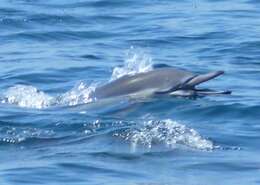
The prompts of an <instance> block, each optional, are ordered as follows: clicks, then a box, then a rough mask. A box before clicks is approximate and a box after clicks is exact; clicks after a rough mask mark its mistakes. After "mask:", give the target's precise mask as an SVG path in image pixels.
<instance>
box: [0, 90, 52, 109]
mask: <svg viewBox="0 0 260 185" xmlns="http://www.w3.org/2000/svg"><path fill="white" fill-rule="evenodd" d="M3 96H4V98H3V100H2V103H8V104H15V105H18V106H20V107H27V108H36V109H42V108H46V107H49V106H50V105H51V104H53V102H54V101H55V100H54V98H53V97H51V96H49V95H47V94H45V93H44V92H42V91H39V90H38V89H37V88H35V87H33V86H27V85H16V86H13V87H10V88H9V89H7V91H6V92H4V93H3Z"/></svg>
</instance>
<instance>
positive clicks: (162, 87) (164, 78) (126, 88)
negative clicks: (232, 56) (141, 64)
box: [91, 67, 231, 99]
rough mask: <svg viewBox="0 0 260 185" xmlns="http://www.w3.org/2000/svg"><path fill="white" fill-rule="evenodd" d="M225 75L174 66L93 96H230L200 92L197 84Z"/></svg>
mask: <svg viewBox="0 0 260 185" xmlns="http://www.w3.org/2000/svg"><path fill="white" fill-rule="evenodd" d="M223 73H224V72H223V71H214V72H210V73H207V74H200V75H197V74H194V73H192V72H189V71H185V70H181V69H177V68H174V67H167V68H158V69H154V70H152V71H149V72H143V73H138V74H135V75H125V76H123V77H120V78H118V79H117V80H115V81H112V82H110V83H108V84H106V85H104V86H100V87H97V88H96V89H95V91H94V92H93V93H92V94H91V97H92V98H95V99H104V98H112V97H117V96H127V95H138V94H146V95H147V94H148V95H156V94H169V95H174V96H188V97H189V96H203V95H216V94H230V93H231V91H213V90H210V89H196V86H197V85H199V84H201V83H203V82H206V81H208V80H211V79H213V78H215V77H217V76H219V75H222V74H223Z"/></svg>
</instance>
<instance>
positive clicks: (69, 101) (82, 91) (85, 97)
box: [57, 82, 95, 106]
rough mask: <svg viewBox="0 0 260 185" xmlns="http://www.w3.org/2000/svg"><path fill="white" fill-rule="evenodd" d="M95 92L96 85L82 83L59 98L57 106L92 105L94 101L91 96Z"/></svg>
mask: <svg viewBox="0 0 260 185" xmlns="http://www.w3.org/2000/svg"><path fill="white" fill-rule="evenodd" d="M94 90H95V85H90V86H87V85H86V84H85V83H83V82H80V83H79V84H78V85H75V87H73V88H72V89H71V90H70V91H68V92H66V93H64V94H63V95H60V96H59V97H57V104H59V105H69V106H73V105H78V104H83V103H90V102H92V101H93V99H92V98H91V97H90V94H91V93H92V92H93V91H94Z"/></svg>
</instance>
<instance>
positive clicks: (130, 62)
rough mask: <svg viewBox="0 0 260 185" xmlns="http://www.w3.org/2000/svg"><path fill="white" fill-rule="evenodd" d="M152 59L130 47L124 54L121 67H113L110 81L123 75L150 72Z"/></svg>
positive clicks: (139, 50)
mask: <svg viewBox="0 0 260 185" xmlns="http://www.w3.org/2000/svg"><path fill="white" fill-rule="evenodd" d="M152 66H153V65H152V58H151V56H150V55H148V54H147V53H145V52H144V51H142V50H141V49H140V48H134V47H131V48H130V49H129V50H128V51H127V52H126V58H125V61H124V65H123V66H122V67H115V68H114V69H113V73H112V76H111V79H110V81H113V80H115V79H118V78H120V77H122V76H124V75H134V74H136V73H142V72H147V71H151V70H152V69H153V67H152Z"/></svg>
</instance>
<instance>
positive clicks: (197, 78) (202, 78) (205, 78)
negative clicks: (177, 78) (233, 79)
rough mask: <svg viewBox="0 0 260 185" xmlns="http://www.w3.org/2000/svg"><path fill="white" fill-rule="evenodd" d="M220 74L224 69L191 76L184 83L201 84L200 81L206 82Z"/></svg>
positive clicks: (192, 85) (190, 84)
mask: <svg viewBox="0 0 260 185" xmlns="http://www.w3.org/2000/svg"><path fill="white" fill-rule="evenodd" d="M222 74H224V71H214V72H210V73H207V74H203V75H197V76H195V77H194V78H192V79H191V80H190V81H189V82H187V83H186V85H187V86H190V87H194V86H196V85H199V84H201V83H202V82H206V81H208V80H210V79H213V78H216V77H217V76H219V75H222Z"/></svg>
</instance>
